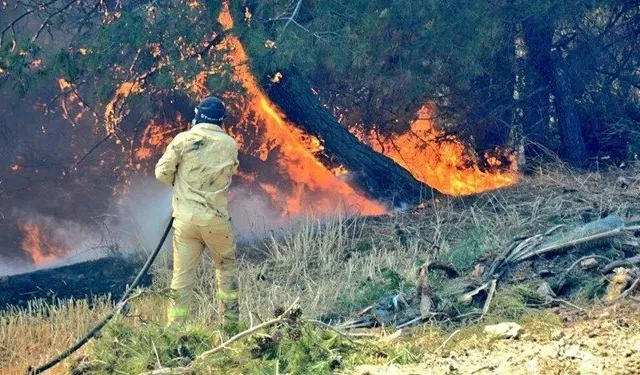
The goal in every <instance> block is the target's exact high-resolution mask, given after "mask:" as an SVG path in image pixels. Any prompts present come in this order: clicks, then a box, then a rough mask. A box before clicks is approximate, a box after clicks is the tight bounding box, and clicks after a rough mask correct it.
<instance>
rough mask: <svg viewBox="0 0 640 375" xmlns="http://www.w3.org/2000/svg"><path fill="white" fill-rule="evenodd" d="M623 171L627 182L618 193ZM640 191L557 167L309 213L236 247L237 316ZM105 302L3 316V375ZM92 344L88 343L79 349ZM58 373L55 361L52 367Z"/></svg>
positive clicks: (33, 359)
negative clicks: (356, 211) (501, 184)
mask: <svg viewBox="0 0 640 375" xmlns="http://www.w3.org/2000/svg"><path fill="white" fill-rule="evenodd" d="M620 176H625V178H626V180H627V181H626V184H627V185H628V186H627V187H625V188H624V189H623V188H622V187H621V182H620V181H618V177H620ZM639 193H640V178H636V171H635V170H634V169H631V170H628V171H624V172H608V173H590V174H573V173H571V172H570V171H568V170H564V169H562V168H557V169H556V170H546V171H540V172H539V173H538V174H537V175H536V176H534V177H529V178H527V179H526V180H525V181H524V182H523V183H522V184H521V185H520V186H517V187H513V188H510V189H505V190H501V191H496V192H490V193H485V194H481V195H479V196H477V197H473V198H464V199H460V198H447V197H441V198H437V199H436V200H434V201H432V202H428V203H427V204H425V207H424V208H422V209H419V210H416V211H414V212H404V213H394V214H391V215H388V216H385V217H380V218H360V219H346V218H341V217H337V218H334V219H328V220H322V221H316V220H311V219H309V220H307V221H304V222H303V223H301V224H299V225H298V226H297V227H295V228H294V229H292V230H288V231H285V232H284V233H281V234H273V235H272V236H271V237H270V238H268V240H267V241H264V242H260V243H256V244H254V245H253V246H252V247H251V248H245V249H240V254H241V256H242V255H243V254H244V255H245V257H244V258H242V259H241V260H240V288H241V292H242V313H243V315H244V316H245V317H246V318H247V320H249V319H251V320H253V321H254V322H257V321H260V320H266V319H268V318H270V317H271V316H272V315H273V310H274V309H275V308H276V307H281V306H284V305H287V304H288V303H290V302H291V301H292V300H294V299H295V298H297V297H300V299H301V305H302V307H303V309H304V312H305V314H306V315H307V316H320V315H323V314H329V313H336V312H338V313H345V312H347V310H348V309H349V308H353V307H354V306H356V305H358V304H359V303H364V302H365V301H363V300H362V298H363V294H362V291H363V287H364V286H365V285H370V284H375V283H376V282H379V281H380V280H381V279H382V277H383V272H384V271H385V270H393V272H395V273H396V274H397V275H398V276H399V277H400V278H401V279H402V280H404V281H406V283H407V284H412V283H415V281H416V278H417V276H416V271H417V270H418V267H419V265H420V263H421V262H422V260H423V259H424V257H425V256H426V255H427V253H429V254H430V256H431V257H432V258H434V257H436V258H437V257H439V258H441V259H444V260H450V261H451V262H452V263H454V265H456V266H457V267H458V268H460V269H462V270H464V271H468V269H465V268H466V267H468V266H469V265H470V264H472V263H473V261H475V260H476V258H478V257H482V256H483V255H484V254H487V253H492V252H496V251H498V250H499V249H501V248H503V247H504V246H505V245H506V244H507V243H508V242H509V241H510V240H511V239H512V238H513V237H515V236H520V235H524V234H531V233H536V232H539V231H541V230H544V229H546V228H548V227H549V226H550V225H553V224H558V223H577V222H582V221H585V220H591V219H594V218H597V217H599V216H601V215H605V214H618V215H620V216H622V217H625V218H629V217H632V216H635V215H637V214H639V213H640V194H639ZM256 254H257V255H256ZM249 255H251V256H250V257H249ZM169 258H170V256H169V254H164V256H163V257H161V258H160V259H159V261H158V263H157V264H156V265H155V266H154V269H153V275H154V286H153V290H155V291H162V290H164V289H165V288H166V287H167V286H168V283H169V280H170V259H169ZM206 258H207V259H206V260H205V261H204V262H202V263H201V265H200V267H199V270H198V281H197V286H196V291H195V298H194V303H193V316H194V320H195V321H196V322H197V323H199V324H203V325H213V324H214V322H215V318H214V317H215V315H216V312H215V310H216V301H215V298H214V283H213V280H214V271H213V267H212V266H211V261H210V259H208V257H206ZM368 296H369V297H371V295H368ZM164 302H165V298H164V297H163V296H162V295H161V294H155V295H149V296H145V297H144V298H141V299H139V300H137V301H135V302H134V304H133V309H132V311H131V316H132V317H130V318H127V319H129V320H130V321H131V322H132V324H135V323H137V322H147V323H149V322H151V323H157V324H163V323H164V319H165V318H164V314H165V312H164ZM369 302H375V301H369ZM108 307H109V303H108V302H107V301H106V299H101V300H96V301H93V302H91V303H89V302H87V301H69V302H59V303H57V304H55V305H50V304H45V303H43V302H37V303H34V304H33V305H31V307H30V308H28V309H24V310H10V311H4V312H1V313H0V369H2V370H0V373H2V374H10V373H23V371H24V370H25V368H26V366H27V364H35V363H41V362H43V361H44V360H45V359H47V358H50V357H51V356H53V355H54V354H56V353H58V352H59V351H60V350H62V349H63V348H64V347H66V346H67V345H69V344H70V343H71V342H73V341H74V340H75V339H76V338H77V337H80V336H82V335H83V334H84V333H85V332H86V331H87V330H88V329H89V328H90V326H91V325H92V324H93V323H94V322H97V321H98V320H99V319H100V318H101V317H102V316H103V315H104V314H105V312H106V310H107V308H108ZM90 350H91V346H88V347H87V348H85V349H83V350H82V351H81V353H88V352H90ZM75 358H78V357H77V356H76V357H75ZM70 363H71V362H69V361H68V362H67V363H66V369H68V368H69V367H68V366H69V365H70ZM64 372H65V367H64V366H61V367H59V368H58V371H57V372H53V373H54V374H55V373H64Z"/></svg>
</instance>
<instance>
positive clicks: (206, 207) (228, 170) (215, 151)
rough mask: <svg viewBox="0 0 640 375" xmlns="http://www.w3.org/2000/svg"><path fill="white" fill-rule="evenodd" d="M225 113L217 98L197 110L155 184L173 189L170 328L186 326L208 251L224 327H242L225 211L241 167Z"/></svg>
mask: <svg viewBox="0 0 640 375" xmlns="http://www.w3.org/2000/svg"><path fill="white" fill-rule="evenodd" d="M225 114H226V110H225V107H224V104H223V103H222V101H221V100H220V99H218V98H216V97H209V98H206V99H204V100H203V101H202V102H201V103H200V104H199V105H198V106H197V107H196V108H195V117H194V119H193V121H192V125H193V126H192V127H191V129H189V130H188V131H185V132H182V133H180V134H178V135H177V136H176V137H175V138H174V139H173V140H172V141H171V143H170V144H169V146H167V150H166V151H165V153H164V155H162V157H161V158H160V160H159V161H158V164H157V165H156V169H155V175H156V179H158V180H159V181H161V182H163V183H165V184H168V185H173V199H172V206H173V217H174V222H173V229H174V234H173V279H172V281H171V292H172V298H171V302H170V304H169V308H168V311H167V320H168V322H169V324H172V323H174V322H179V321H184V320H185V319H186V318H187V317H188V314H189V300H190V297H191V294H192V290H193V285H194V282H195V276H196V268H197V266H198V263H199V262H200V258H201V256H202V252H203V251H204V247H205V246H206V247H207V248H208V249H209V251H210V252H211V255H212V258H213V264H214V267H215V271H216V272H215V273H216V288H217V290H216V297H217V300H218V317H219V321H220V323H221V324H222V326H223V327H225V328H226V329H229V330H234V327H237V324H238V313H239V304H238V282H237V275H236V258H235V240H234V236H233V232H232V228H231V218H230V217H229V212H228V209H227V203H228V191H229V186H230V185H231V178H232V176H233V174H234V173H235V171H236V169H237V168H238V145H237V144H236V142H235V140H234V139H233V138H231V137H230V136H229V135H227V134H226V133H225V132H224V131H223V130H222V128H221V124H222V120H223V119H224V117H225Z"/></svg>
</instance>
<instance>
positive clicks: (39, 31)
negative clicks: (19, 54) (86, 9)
mask: <svg viewBox="0 0 640 375" xmlns="http://www.w3.org/2000/svg"><path fill="white" fill-rule="evenodd" d="M75 2H76V0H71V1H70V2H69V3H67V5H65V6H63V7H62V8H60V9H58V10H56V11H55V12H53V13H52V14H50V15H49V16H48V17H47V19H46V20H44V22H43V23H42V25H40V28H39V29H38V31H37V32H36V35H34V36H33V38H31V42H30V43H29V45H32V44H33V43H35V42H36V40H38V37H40V33H42V30H44V28H45V27H47V25H48V24H49V22H51V19H52V18H53V17H55V16H57V15H58V14H60V13H62V12H64V11H65V10H66V9H67V8H69V7H70V6H71V5H73V4H74V3H75Z"/></svg>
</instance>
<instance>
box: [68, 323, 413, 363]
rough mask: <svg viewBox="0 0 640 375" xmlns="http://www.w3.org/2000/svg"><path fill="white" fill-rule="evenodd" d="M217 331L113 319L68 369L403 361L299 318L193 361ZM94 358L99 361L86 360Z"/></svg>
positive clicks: (403, 354)
mask: <svg viewBox="0 0 640 375" xmlns="http://www.w3.org/2000/svg"><path fill="white" fill-rule="evenodd" d="M218 336H219V334H218V333H217V332H215V331H212V330H207V329H205V328H203V327H199V326H197V325H188V326H183V327H179V328H175V327H171V328H163V327H160V326H154V325H148V326H146V325H139V324H131V323H127V322H124V321H117V322H114V323H112V324H110V325H109V326H108V327H107V328H105V330H104V333H103V334H102V336H101V337H100V338H99V339H97V340H96V341H95V344H94V347H93V351H92V354H90V358H89V360H88V361H85V362H83V363H82V364H80V365H78V367H77V368H75V369H74V372H75V373H82V374H112V373H127V374H135V373H141V372H145V371H150V370H153V369H158V368H159V367H160V366H162V367H181V366H192V369H193V371H194V372H195V373H213V374H255V375H262V374H269V375H270V374H277V373H278V372H279V373H289V374H300V375H303V374H305V375H306V374H311V375H313V374H317V375H321V374H331V373H333V372H334V371H335V370H337V369H338V368H343V367H348V366H351V365H355V364H360V363H366V362H369V363H372V362H375V361H377V360H378V359H379V358H383V359H385V361H391V362H400V363H406V362H410V361H412V360H415V359H416V357H415V355H413V354H412V353H411V352H409V351H406V350H398V349H394V348H392V347H385V346H381V345H379V344H373V343H370V342H368V341H366V340H358V341H357V342H356V341H354V340H351V339H347V338H345V337H344V336H342V335H340V334H339V333H337V332H335V331H332V330H326V329H323V328H322V327H318V326H316V325H314V324H311V323H306V322H304V321H295V322H287V323H283V324H281V325H277V326H273V327H271V328H267V329H265V330H264V331H263V332H260V333H257V334H255V335H253V336H250V337H249V338H247V339H244V340H240V341H238V342H236V343H234V344H232V345H231V347H230V349H229V350H226V351H223V352H219V353H218V354H214V355H211V356H208V357H206V358H205V359H203V360H199V361H195V362H194V359H195V358H196V356H198V355H199V354H201V353H203V352H204V351H206V350H209V349H211V348H212V346H215V345H219V344H220V343H219V342H218V341H217V340H216V339H214V337H218ZM91 359H99V360H91Z"/></svg>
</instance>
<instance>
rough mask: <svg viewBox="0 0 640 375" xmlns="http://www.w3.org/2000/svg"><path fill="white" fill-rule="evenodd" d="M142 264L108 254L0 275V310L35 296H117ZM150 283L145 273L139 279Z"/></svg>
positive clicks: (43, 297)
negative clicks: (40, 268) (17, 273)
mask: <svg viewBox="0 0 640 375" xmlns="http://www.w3.org/2000/svg"><path fill="white" fill-rule="evenodd" d="M141 267H142V266H141V265H140V264H138V263H136V262H132V261H131V260H128V259H126V258H122V257H107V258H102V259H98V260H92V261H88V262H83V263H76V264H72V265H68V266H64V267H60V268H53V269H47V270H41V271H36V272H31V273H25V274H21V275H12V276H4V277H0V310H2V309H6V308H8V307H9V306H18V307H25V306H26V305H27V304H28V302H29V301H31V300H34V299H46V300H49V301H53V300H57V299H68V298H74V299H79V298H91V297H95V296H102V295H108V294H111V295H112V296H113V297H115V298H117V297H119V296H120V294H122V293H123V292H124V290H125V288H126V286H127V284H130V283H131V282H133V280H134V279H135V276H136V274H137V273H138V272H139V270H140V268H141ZM141 284H142V285H143V286H147V285H150V284H151V277H150V276H146V277H145V278H144V279H143V280H142V283H141Z"/></svg>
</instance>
